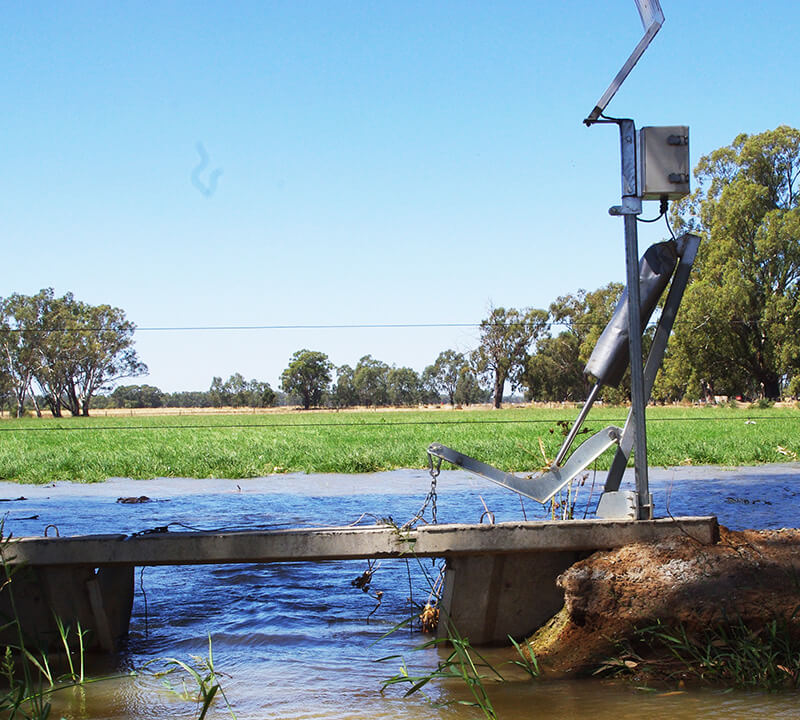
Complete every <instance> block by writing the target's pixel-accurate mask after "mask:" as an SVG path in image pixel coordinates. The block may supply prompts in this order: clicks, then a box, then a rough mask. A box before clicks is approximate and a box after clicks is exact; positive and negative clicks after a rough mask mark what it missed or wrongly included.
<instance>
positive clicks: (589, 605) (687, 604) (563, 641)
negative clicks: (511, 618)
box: [530, 527, 800, 673]
mask: <svg viewBox="0 0 800 720" xmlns="http://www.w3.org/2000/svg"><path fill="white" fill-rule="evenodd" d="M558 584H559V586H560V587H561V588H562V589H563V590H564V593H565V604H564V608H563V610H562V611H561V612H560V613H559V614H558V615H556V616H555V617H554V618H553V619H552V620H551V621H550V622H549V623H548V624H547V625H546V626H544V627H543V628H541V629H540V630H539V631H538V632H537V633H536V634H535V635H534V636H533V637H532V638H531V640H530V642H531V644H532V646H533V648H534V651H535V653H536V656H537V659H538V661H539V664H540V666H541V667H542V668H543V670H544V671H545V672H550V673H563V672H580V671H586V670H590V669H594V668H596V667H597V666H598V665H600V664H602V663H603V662H604V661H605V660H606V659H607V658H609V657H610V656H612V655H613V653H614V650H615V647H616V645H617V643H618V642H619V641H621V640H624V639H626V638H630V637H631V636H632V635H633V633H634V631H635V629H636V628H642V627H646V626H649V625H652V624H654V623H655V622H656V621H661V622H662V623H664V624H666V625H677V624H681V625H683V627H685V628H686V630H687V632H689V633H698V632H701V631H702V630H704V629H706V628H708V627H710V626H713V625H717V624H719V623H721V622H724V621H726V620H728V621H730V620H734V619H735V620H736V621H738V620H739V619H741V620H742V621H744V622H745V623H746V624H747V625H748V627H753V628H757V627H759V626H760V625H763V624H764V623H766V622H768V621H770V620H771V619H773V618H784V619H786V620H787V621H788V622H789V624H790V626H791V627H792V628H793V629H794V630H796V631H797V632H798V633H800V611H799V610H798V608H800V530H798V529H781V530H763V531H755V530H746V531H742V532H734V531H730V530H728V529H726V528H724V527H721V528H720V541H719V543H717V544H716V545H711V546H708V545H701V544H700V543H698V542H696V541H695V540H693V539H692V538H691V537H690V536H688V535H685V534H684V535H676V536H674V537H672V538H669V539H667V540H665V541H663V542H659V543H656V544H644V543H642V544H636V545H629V546H627V547H623V548H619V549H617V550H611V551H604V552H597V553H594V554H593V555H592V556H590V557H588V558H586V559H585V560H582V561H580V562H578V563H576V564H575V565H573V566H572V567H570V568H569V569H568V570H567V571H566V572H564V573H563V574H562V575H561V576H560V577H559V579H558Z"/></svg>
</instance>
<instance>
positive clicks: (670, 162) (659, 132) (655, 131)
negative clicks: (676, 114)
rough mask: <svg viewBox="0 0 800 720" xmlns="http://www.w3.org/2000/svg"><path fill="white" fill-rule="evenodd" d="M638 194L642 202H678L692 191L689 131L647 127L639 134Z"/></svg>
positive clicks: (671, 127) (680, 128)
mask: <svg viewBox="0 0 800 720" xmlns="http://www.w3.org/2000/svg"><path fill="white" fill-rule="evenodd" d="M637 146H638V147H637V149H638V153H637V155H638V160H639V162H638V172H637V176H638V183H637V184H638V188H637V190H638V193H637V194H638V195H639V197H641V198H642V200H661V199H664V198H666V199H667V200H677V199H678V198H682V197H683V196H684V195H688V194H689V192H690V190H689V177H690V176H689V128H688V127H687V126H686V125H666V126H663V127H643V128H642V129H641V130H639V132H638V135H637Z"/></svg>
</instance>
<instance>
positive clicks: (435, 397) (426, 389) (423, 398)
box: [419, 365, 442, 404]
mask: <svg viewBox="0 0 800 720" xmlns="http://www.w3.org/2000/svg"><path fill="white" fill-rule="evenodd" d="M419 390H420V402H423V403H436V404H438V403H440V402H442V396H441V394H440V393H439V388H438V385H437V382H436V370H435V368H434V367H433V365H428V366H427V367H426V368H425V369H424V370H423V371H422V373H421V374H420V376H419Z"/></svg>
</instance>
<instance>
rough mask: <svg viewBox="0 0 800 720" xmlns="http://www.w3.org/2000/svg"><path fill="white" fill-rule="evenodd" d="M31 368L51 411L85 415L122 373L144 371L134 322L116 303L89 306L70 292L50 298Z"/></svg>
mask: <svg viewBox="0 0 800 720" xmlns="http://www.w3.org/2000/svg"><path fill="white" fill-rule="evenodd" d="M44 326H45V330H46V332H45V336H46V341H44V342H42V344H41V346H40V365H39V366H38V367H37V369H36V371H35V376H36V380H37V383H38V384H39V386H40V388H41V390H42V392H43V394H44V396H45V397H46V398H47V402H48V404H49V405H50V408H51V410H52V411H53V414H54V415H56V416H60V415H61V409H62V408H66V409H67V410H69V411H70V413H71V414H72V415H84V416H87V415H89V405H90V402H91V399H92V396H93V395H94V394H95V393H97V392H98V391H100V390H103V389H108V388H109V387H110V386H111V385H113V383H115V382H117V381H118V380H121V379H123V378H129V377H135V376H137V375H144V374H146V373H147V366H146V365H145V364H144V363H142V362H141V361H140V360H139V357H138V355H137V354H136V350H135V348H134V344H133V335H134V332H135V329H136V326H135V325H134V324H133V323H132V322H131V321H130V320H128V319H127V318H126V317H125V312H124V311H123V310H121V309H120V308H115V307H111V306H110V305H89V304H87V303H84V302H81V301H78V300H75V298H74V296H73V295H72V293H66V294H65V295H64V296H63V297H61V298H54V299H53V300H52V302H51V303H50V305H49V308H48V312H47V313H46V315H45V318H44Z"/></svg>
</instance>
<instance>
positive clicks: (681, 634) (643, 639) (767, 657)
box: [596, 618, 800, 691]
mask: <svg viewBox="0 0 800 720" xmlns="http://www.w3.org/2000/svg"><path fill="white" fill-rule="evenodd" d="M606 672H612V673H623V674H627V673H631V672H634V673H644V674H645V675H647V676H652V677H655V678H659V679H665V680H676V679H680V680H685V679H693V680H696V681H699V682H704V683H709V684H716V685H722V686H726V687H739V688H745V689H753V690H767V691H775V690H780V689H795V690H797V689H800V637H798V633H797V628H796V627H791V626H790V624H789V622H787V621H786V620H785V619H782V618H781V619H773V620H771V621H769V622H767V623H765V624H763V625H761V626H760V627H757V628H753V627H751V626H749V625H747V624H746V623H745V622H744V621H743V620H742V619H741V618H737V619H735V620H730V621H726V622H721V623H718V624H716V625H714V626H710V627H708V628H706V629H705V630H703V631H702V632H699V633H689V632H688V631H687V629H686V628H685V627H684V626H683V625H681V624H678V625H675V626H672V627H670V626H667V625H663V624H656V625H653V626H650V627H646V628H642V629H640V630H638V631H637V632H636V634H635V635H634V637H633V638H632V640H631V641H628V642H627V643H626V646H625V647H623V648H622V653H621V654H620V656H619V657H616V658H613V659H611V660H609V661H608V662H607V663H605V664H604V665H603V666H602V667H601V668H600V669H599V670H598V672H597V673H596V674H602V673H606Z"/></svg>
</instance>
